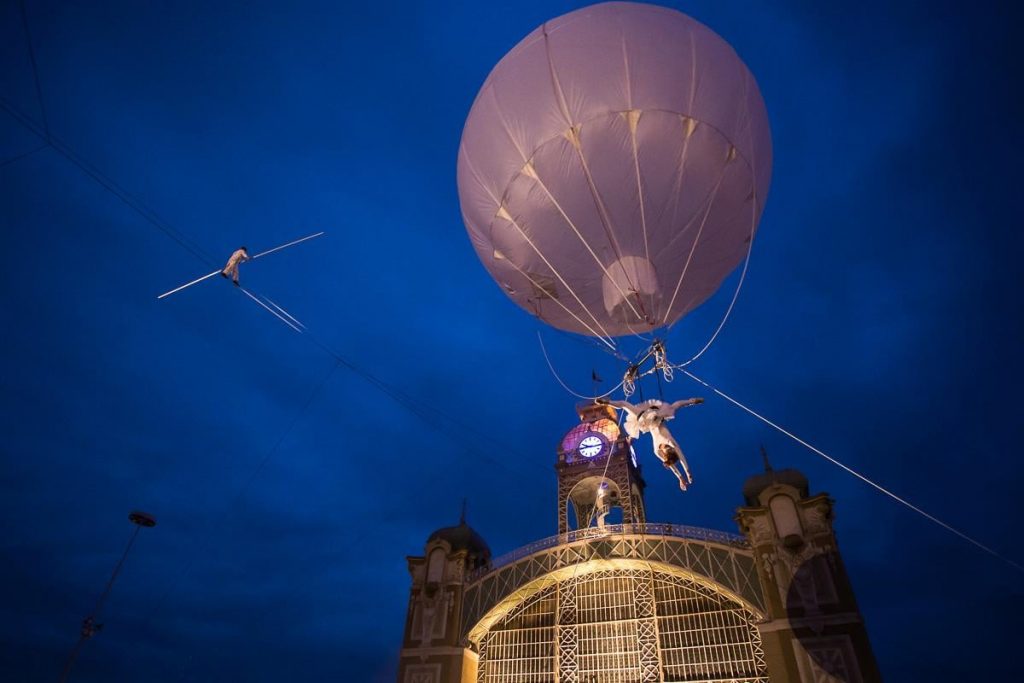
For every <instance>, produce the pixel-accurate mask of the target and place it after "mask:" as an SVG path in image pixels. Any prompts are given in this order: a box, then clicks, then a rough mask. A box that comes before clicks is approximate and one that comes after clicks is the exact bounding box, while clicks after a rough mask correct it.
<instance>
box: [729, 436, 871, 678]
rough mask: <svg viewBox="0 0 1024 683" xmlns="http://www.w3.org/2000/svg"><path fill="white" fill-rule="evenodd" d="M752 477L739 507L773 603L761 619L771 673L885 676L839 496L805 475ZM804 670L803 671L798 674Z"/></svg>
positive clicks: (772, 473) (767, 599)
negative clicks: (838, 523) (840, 536)
mask: <svg viewBox="0 0 1024 683" xmlns="http://www.w3.org/2000/svg"><path fill="white" fill-rule="evenodd" d="M761 452H762V455H763V457H764V472H763V473H761V474H757V475H754V476H753V477H750V478H749V479H747V481H746V483H745V484H744V486H743V498H744V501H745V503H746V506H745V507H741V508H739V509H738V510H737V511H736V521H737V523H738V524H739V527H740V530H741V531H742V532H743V534H744V535H745V536H746V537H747V538H748V539H749V541H750V544H751V546H752V547H753V551H754V558H755V560H756V563H757V570H758V576H759V578H760V581H761V585H762V590H763V593H764V600H765V606H766V607H767V615H766V616H767V620H766V621H765V622H764V623H763V624H762V625H761V626H760V630H761V635H762V638H763V643H764V650H765V658H766V661H767V664H768V671H769V673H770V674H771V679H772V680H776V678H778V679H779V680H801V681H819V680H821V681H826V680H828V681H831V680H839V681H864V682H866V683H870V682H873V681H880V680H881V677H880V675H879V673H878V668H877V664H876V663H875V658H874V655H873V654H872V652H871V645H870V643H869V642H868V636H867V630H866V629H865V627H864V622H863V620H862V618H861V615H860V610H859V609H858V607H857V601H856V599H855V598H854V594H853V587H852V586H851V585H850V580H849V577H848V576H847V574H846V569H845V567H844V566H843V562H842V558H841V557H840V555H839V548H838V545H837V542H836V536H835V531H834V530H833V528H832V508H833V501H832V499H831V498H830V497H829V496H828V494H827V493H819V494H815V495H810V487H809V485H808V481H807V477H805V476H804V475H803V473H801V472H799V471H797V470H793V469H784V470H774V469H773V468H772V466H771V464H770V463H769V462H768V456H767V454H766V453H765V451H764V448H763V447H762V449H761ZM797 672H799V675H798V677H797V676H796V673H797Z"/></svg>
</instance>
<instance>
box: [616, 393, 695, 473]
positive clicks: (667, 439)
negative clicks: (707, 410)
mask: <svg viewBox="0 0 1024 683" xmlns="http://www.w3.org/2000/svg"><path fill="white" fill-rule="evenodd" d="M596 402H597V403H602V404H604V405H609V406H612V407H614V408H618V409H619V410H623V411H625V413H626V416H627V417H626V424H625V427H626V433H627V434H629V436H630V438H631V439H634V440H635V439H639V438H640V435H641V434H647V433H650V435H651V439H653V440H654V455H656V456H657V457H658V460H661V464H662V465H664V466H665V469H667V470H669V471H670V472H672V474H674V475H676V479H678V480H679V488H680V489H682V490H683V491H685V490H686V487H687V485H688V484H692V483H693V477H692V476H691V475H690V465H689V463H687V462H686V457H685V456H684V455H683V449H682V448H680V447H679V444H678V443H677V442H676V440H675V439H674V438H673V437H672V432H670V431H669V430H668V427H666V426H665V423H666V422H668V421H669V420H671V419H673V418H674V417H675V416H676V411H677V410H679V409H680V408H688V407H690V406H695V405H698V404H700V403H703V402H704V399H702V398H686V399H683V400H681V401H676V402H675V403H666V402H665V401H659V400H658V399H656V398H652V399H651V400H649V401H644V402H643V403H639V404H637V405H633V404H632V403H629V402H627V401H610V400H608V399H607V398H599V399H597V401H596ZM677 465H679V466H681V467H682V470H683V471H682V472H680V471H679V467H677Z"/></svg>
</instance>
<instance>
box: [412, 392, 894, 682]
mask: <svg viewBox="0 0 1024 683" xmlns="http://www.w3.org/2000/svg"><path fill="white" fill-rule="evenodd" d="M577 412H578V414H579V416H580V423H579V424H578V425H577V426H575V427H574V428H573V429H571V430H570V431H569V432H568V433H567V434H566V435H565V437H564V438H563V439H562V441H561V443H560V446H559V448H558V460H557V462H556V465H555V470H556V473H557V477H558V531H559V533H558V534H557V535H555V536H552V537H550V538H545V539H542V540H539V541H536V542H535V543H532V544H530V545H528V546H526V547H523V548H519V549H517V550H514V551H512V552H510V553H508V554H506V555H503V556H501V557H498V558H494V557H492V555H491V552H490V549H489V548H488V546H487V544H486V543H485V542H484V540H483V538H481V537H480V535H479V534H477V533H476V532H475V531H473V530H472V529H471V528H470V527H469V526H468V525H467V524H466V521H465V518H463V519H462V520H461V521H460V523H459V525H458V526H454V527H447V528H444V529H439V530H438V531H436V532H434V533H433V534H431V536H430V538H429V539H428V540H427V544H426V547H425V548H424V553H423V555H422V556H414V557H409V558H407V561H408V565H409V572H410V576H411V579H412V587H411V590H410V596H409V609H408V612H407V616H406V624H405V633H404V639H403V645H402V652H401V659H400V663H399V673H398V681H399V683H542V682H544V683H546V682H549V681H550V682H558V683H618V682H621V683H635V682H637V681H641V682H643V683H653V682H655V681H692V682H697V681H699V682H701V683H738V682H741V681H742V682H746V683H768V682H769V681H770V682H772V683H778V682H781V681H785V682H790V681H793V682H796V681H800V682H807V683H832V682H836V683H861V682H863V683H870V682H874V681H879V680H880V676H879V673H878V670H877V666H876V664H875V660H874V657H873V655H872V653H871V647H870V644H869V642H868V638H867V632H866V630H865V628H864V625H863V621H862V619H861V616H860V613H859V610H858V608H857V604H856V601H855V599H854V594H853V589H852V587H851V585H850V582H849V579H848V577H847V575H846V571H845V569H844V568H843V564H842V559H841V557H840V555H839V550H838V546H837V545H836V539H835V534H834V532H833V529H832V504H833V503H832V500H831V499H830V498H829V497H828V496H827V495H826V494H817V495H810V492H809V486H808V482H807V480H806V478H805V477H804V476H803V475H802V474H800V473H799V472H796V471H794V470H781V471H774V470H772V469H771V467H770V466H769V465H768V463H767V459H766V460H765V471H764V472H763V473H761V474H758V475H756V476H754V477H752V478H750V479H749V480H747V482H746V484H745V486H744V488H743V500H744V505H743V506H742V507H740V508H739V509H738V510H737V511H736V521H737V523H738V525H739V530H740V532H741V533H740V534H731V533H726V532H721V531H713V530H707V529H699V528H694V527H688V526H682V525H675V524H652V523H648V522H647V518H646V511H645V509H644V501H643V490H644V482H643V478H642V476H641V472H640V467H639V466H638V465H637V463H636V460H635V457H634V455H633V452H632V449H631V447H630V443H629V439H628V437H627V436H626V435H625V434H623V433H622V432H621V431H620V429H619V427H618V423H617V422H616V421H615V414H614V411H612V410H611V409H610V408H608V407H607V406H599V405H593V404H586V405H581V406H579V407H578V409H577Z"/></svg>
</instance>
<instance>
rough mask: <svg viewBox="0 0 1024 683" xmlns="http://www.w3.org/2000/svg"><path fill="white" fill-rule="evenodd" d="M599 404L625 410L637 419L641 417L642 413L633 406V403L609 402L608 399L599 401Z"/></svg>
mask: <svg viewBox="0 0 1024 683" xmlns="http://www.w3.org/2000/svg"><path fill="white" fill-rule="evenodd" d="M597 402H598V403H603V404H604V405H607V406H611V407H613V408H618V409H620V410H625V411H626V412H627V413H629V414H630V415H632V416H633V417H636V416H637V415H639V412H640V411H638V410H637V407H636V406H635V405H633V404H632V403H630V402H629V401H609V400H608V399H598V401H597Z"/></svg>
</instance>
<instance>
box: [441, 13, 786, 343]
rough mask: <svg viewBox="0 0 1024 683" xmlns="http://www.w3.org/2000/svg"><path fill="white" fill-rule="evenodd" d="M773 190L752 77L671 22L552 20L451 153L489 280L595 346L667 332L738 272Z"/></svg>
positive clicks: (686, 23) (658, 16) (656, 17)
mask: <svg viewBox="0 0 1024 683" xmlns="http://www.w3.org/2000/svg"><path fill="white" fill-rule="evenodd" d="M770 176H771V136H770V133H769V129H768V118H767V114H766V112H765V108H764V102H763V101H762V99H761V94H760V92H759V91H758V89H757V84H756V83H755V82H754V78H753V76H751V74H750V72H749V70H748V69H747V67H746V66H745V65H744V64H743V62H742V61H741V60H740V58H739V57H738V56H737V55H736V53H735V52H734V51H733V50H732V48H731V47H730V46H729V45H728V44H727V43H726V42H725V41H724V40H722V38H720V37H719V36H718V35H717V34H715V33H714V32H712V31H711V30H710V29H708V28H707V27H705V26H704V25H702V24H700V23H698V22H697V21H695V20H693V19H691V18H690V17H688V16H686V15H684V14H681V13H679V12H677V11H675V10H670V9H667V8H663V7H655V6H653V5H642V4H634V3H606V4H601V5H594V6H592V7H586V8H583V9H580V10H577V11H575V12H570V13H569V14H566V15H564V16H562V17H559V18H557V19H553V20H551V21H549V22H547V23H545V24H544V25H542V26H540V27H539V28H537V29H536V30H535V31H533V32H532V33H530V35H528V36H527V37H526V38H524V39H523V40H522V41H521V42H520V43H519V44H518V45H516V46H515V47H514V48H513V49H512V51H511V52H509V53H508V54H507V55H505V57H504V58H502V60H501V61H500V62H499V63H498V65H497V66H495V67H494V70H493V71H491V73H490V75H489V76H488V77H487V80H486V81H485V82H484V85H483V87H482V88H481V89H480V92H479V94H478V95H477V97H476V100H475V101H474V103H473V106H472V109H471V110H470V113H469V117H468V119H467V120H466V126H465V129H464V131H463V134H462V144H461V146H460V148H459V159H458V187H459V199H460V202H461V205H462V214H463V219H464V220H465V223H466V228H467V230H468V231H469V236H470V239H471V240H472V243H473V246H474V247H475V249H476V251H477V253H478V254H479V256H480V259H481V260H482V261H483V263H484V266H485V267H486V268H487V270H488V271H489V272H490V274H491V276H492V277H493V278H494V279H495V281H497V282H498V284H499V285H500V286H501V287H502V288H503V289H504V290H505V292H506V293H507V294H508V296H509V297H510V298H512V300H513V301H515V302H516V303H517V304H519V305H520V306H522V307H523V308H524V309H526V310H527V311H529V312H530V313H532V314H533V315H536V316H537V317H539V318H541V319H542V320H544V321H545V322H547V323H549V324H551V325H553V326H555V327H558V328H560V329H563V330H568V331H571V332H579V333H582V334H587V335H593V336H604V337H608V336H618V335H624V334H630V333H637V332H643V331H648V330H651V329H654V328H657V327H661V326H663V325H669V324H672V323H673V322H675V321H676V320H678V319H679V318H680V317H682V316H683V315H685V314H686V313H687V312H689V311H690V310H692V309H694V308H695V307H697V306H699V305H700V304H701V303H702V302H703V301H704V300H706V299H707V298H708V297H709V296H711V295H712V294H713V293H714V292H715V290H716V289H717V288H718V286H719V285H720V284H721V282H722V280H723V279H724V278H725V277H726V276H727V275H728V274H729V273H730V272H731V271H732V270H733V269H735V268H736V266H737V265H738V264H739V263H740V262H741V261H742V260H743V258H744V257H745V256H746V254H747V250H748V245H749V244H750V241H751V240H752V239H753V236H754V232H755V230H756V227H757V222H758V220H759V219H760V216H761V211H762V208H763V206H764V200H765V197H766V195H767V192H768V185H769V181H770Z"/></svg>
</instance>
